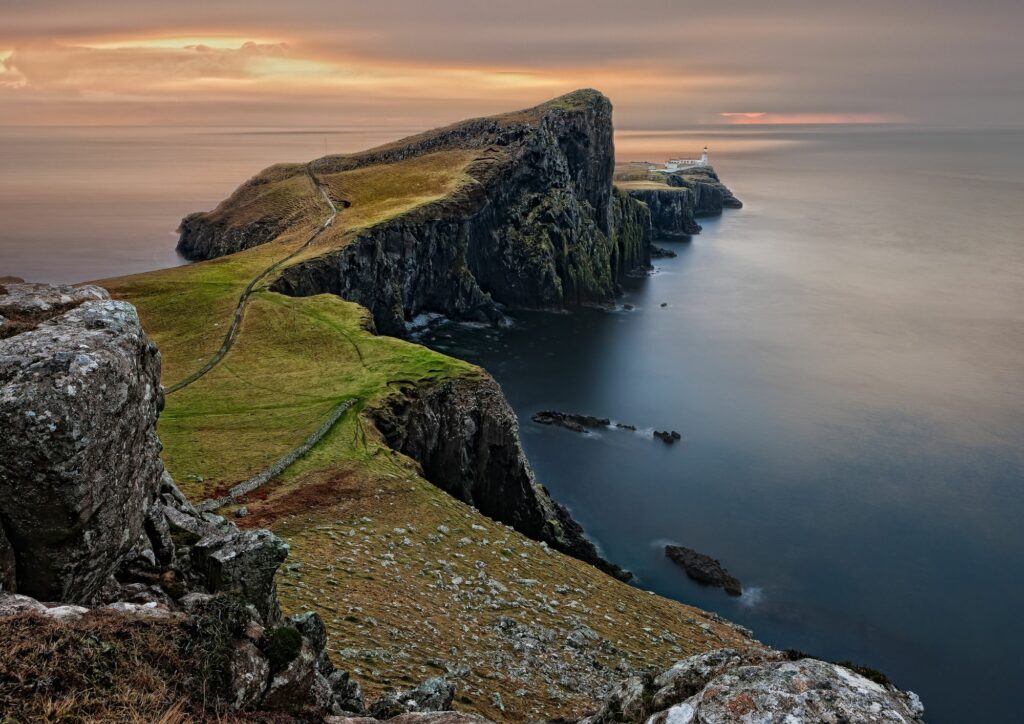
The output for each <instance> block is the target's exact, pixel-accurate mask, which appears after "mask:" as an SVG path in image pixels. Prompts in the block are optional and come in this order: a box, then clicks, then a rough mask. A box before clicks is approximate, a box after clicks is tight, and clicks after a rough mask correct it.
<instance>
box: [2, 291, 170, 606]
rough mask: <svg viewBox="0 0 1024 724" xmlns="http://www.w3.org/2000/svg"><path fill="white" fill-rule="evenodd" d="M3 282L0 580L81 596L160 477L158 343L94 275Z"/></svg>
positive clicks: (132, 527)
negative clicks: (74, 283) (2, 570)
mask: <svg viewBox="0 0 1024 724" xmlns="http://www.w3.org/2000/svg"><path fill="white" fill-rule="evenodd" d="M4 291H5V292H6V293H5V294H0V306H2V308H3V310H4V312H3V314H4V317H5V318H7V320H16V323H17V325H18V326H17V327H16V329H15V330H14V331H15V333H14V334H13V335H11V336H8V337H7V338H6V339H4V340H2V341H0V428H2V429H3V430H4V434H3V436H2V437H0V529H2V537H5V538H6V540H7V544H6V546H5V545H0V550H2V549H4V548H6V550H7V552H6V554H4V555H3V556H2V557H3V558H4V559H6V560H7V561H8V562H9V561H10V559H11V558H12V557H13V561H14V569H15V576H14V581H13V585H11V581H10V580H6V582H5V584H4V585H5V587H6V588H8V589H11V590H17V591H20V592H22V593H25V594H28V595H31V596H35V597H38V598H42V599H46V600H60V601H65V602H75V603H79V602H85V601H88V600H90V599H91V598H92V596H93V595H94V594H96V592H97V591H98V590H99V588H100V587H101V586H102V585H103V583H104V581H105V580H106V579H107V578H108V577H109V575H110V574H111V572H112V571H113V570H114V569H115V568H116V567H117V565H118V564H119V563H120V561H121V559H122V558H123V557H124V556H125V555H126V554H127V553H128V551H129V550H130V549H131V547H132V545H133V544H134V543H135V541H136V539H137V538H138V536H139V534H140V532H141V530H142V527H143V520H144V517H145V513H146V510H147V509H148V507H149V504H150V501H151V500H152V499H153V497H154V496H155V494H156V492H157V489H158V487H159V485H160V478H161V474H162V473H163V465H162V464H161V462H160V458H159V453H160V442H159V440H158V439H157V436H156V428H155V425H156V419H157V415H158V414H159V412H160V409H161V407H162V406H163V395H162V393H161V391H160V355H159V353H158V352H157V349H156V347H155V346H154V345H153V344H152V342H150V341H149V339H148V338H147V337H146V335H145V333H144V332H143V331H142V327H141V324H140V323H139V318H138V315H137V314H136V313H135V309H134V308H133V307H132V306H131V305H130V304H127V303H124V302H117V301H112V300H110V299H109V298H107V295H106V292H104V291H103V290H100V289H98V288H97V287H83V288H81V289H74V288H69V287H48V286H42V285H18V284H7V285H4ZM8 324H10V321H9V322H8ZM8 329H10V327H8ZM4 578H5V579H9V575H8V576H4Z"/></svg>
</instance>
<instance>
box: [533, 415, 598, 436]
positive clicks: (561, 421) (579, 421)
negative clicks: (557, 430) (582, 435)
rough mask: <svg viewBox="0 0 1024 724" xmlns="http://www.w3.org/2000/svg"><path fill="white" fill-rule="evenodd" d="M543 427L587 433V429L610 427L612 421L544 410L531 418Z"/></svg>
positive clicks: (591, 416)
mask: <svg viewBox="0 0 1024 724" xmlns="http://www.w3.org/2000/svg"><path fill="white" fill-rule="evenodd" d="M530 419H531V420H533V421H534V422H537V423H540V424H541V425H557V426H558V427H564V428H565V429H567V430H572V431H573V432H586V431H587V428H600V427H608V426H609V425H610V424H611V420H609V419H608V418H607V417H594V416H593V415H575V414H572V413H568V412H555V411H554V410H542V411H541V412H538V413H536V414H534V416H533V417H532V418H530Z"/></svg>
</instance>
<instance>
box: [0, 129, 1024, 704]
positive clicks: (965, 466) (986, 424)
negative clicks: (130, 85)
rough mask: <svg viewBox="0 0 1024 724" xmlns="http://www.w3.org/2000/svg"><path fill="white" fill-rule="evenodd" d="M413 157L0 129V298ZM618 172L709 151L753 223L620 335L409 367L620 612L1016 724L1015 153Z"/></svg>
mask: <svg viewBox="0 0 1024 724" xmlns="http://www.w3.org/2000/svg"><path fill="white" fill-rule="evenodd" d="M412 130H416V129H389V128H373V129H346V130H343V131H338V130H320V129H309V130H303V131H301V132H288V131H285V130H284V129H250V130H244V131H241V132H230V133H229V132H225V131H223V130H217V129H205V128H146V129H115V128H97V129H80V128H79V129H60V128H58V129H2V130H0V220H2V224H0V276H3V275H5V274H13V275H18V276H22V277H26V278H30V279H36V280H51V281H83V280H88V279H95V278H102V277H108V276H114V275H120V274H126V273H131V272H137V271H144V270H147V269H153V268H159V267H163V266H168V265H171V264H178V263H183V260H181V259H180V258H178V257H177V256H176V254H175V253H174V241H175V238H176V236H175V234H174V229H175V227H176V226H177V223H178V220H179V219H180V218H181V216H183V215H184V214H186V213H189V212H191V211H196V210H202V209H208V208H212V207H213V206H214V205H215V204H216V203H217V201H219V200H220V199H221V198H223V197H224V196H226V195H227V194H228V193H229V192H230V191H231V190H232V189H233V188H234V187H235V186H237V185H238V183H239V182H240V181H241V180H243V179H244V178H246V177H248V176H250V175H251V174H253V173H255V172H256V171H258V170H259V169H261V168H263V167H265V166H267V165H269V164H271V163H275V162H279V161H301V160H306V159H309V158H314V157H316V156H319V155H321V154H323V153H324V152H325V150H329V151H331V152H344V151H354V150H358V149H360V148H365V147H368V146H370V145H373V144H376V143H379V142H383V141H385V140H389V139H391V138H394V137H397V136H400V135H403V134H404V133H406V132H409V131H412ZM616 143H617V148H618V154H619V158H620V159H652V160H657V159H661V158H665V157H667V156H670V155H676V154H682V155H690V154H694V153H696V152H697V151H698V149H699V148H700V147H701V146H703V145H704V144H705V143H707V144H708V145H709V146H710V148H711V157H712V162H713V163H714V165H715V167H716V168H717V169H718V171H719V172H720V174H721V175H722V178H723V179H724V180H725V182H726V183H728V184H729V185H730V186H731V187H732V188H733V190H734V191H735V192H736V194H737V195H738V196H739V197H740V198H741V199H742V200H743V201H744V203H745V204H746V206H745V208H743V209H742V210H739V211H731V212H727V213H726V214H725V215H723V216H722V217H720V218H715V219H705V220H702V223H703V225H704V232H703V233H702V234H701V235H699V236H695V237H694V238H693V239H692V241H690V242H680V241H664V242H660V244H661V245H662V246H665V247H669V248H672V249H673V250H675V251H676V252H677V253H678V257H677V258H675V259H662V260H658V261H657V266H658V269H657V272H656V273H655V274H654V275H653V276H651V277H649V278H645V279H639V280H633V281H631V282H630V284H629V288H628V289H627V293H626V295H625V296H624V297H623V299H622V300H621V301H622V302H628V303H629V304H632V305H633V306H634V309H633V310H632V311H625V310H623V309H621V308H620V309H618V310H616V311H598V310H576V311H574V312H573V313H572V314H542V313H519V314H516V318H517V326H516V327H515V328H514V329H511V330H507V331H501V332H498V331H495V330H489V329H473V328H467V327H462V326H458V325H454V326H449V327H445V328H442V329H440V330H438V331H437V332H436V333H435V334H434V335H433V336H432V337H431V338H430V339H429V340H428V342H429V343H430V344H432V345H433V346H436V347H438V348H442V349H444V350H446V351H449V352H450V353H452V354H455V355H457V356H461V357H464V358H467V359H470V360H472V361H475V362H479V363H480V364H482V365H483V366H485V367H486V368H487V369H488V370H490V371H491V373H492V374H493V375H494V376H495V377H496V378H497V379H498V381H499V382H501V384H502V386H503V387H504V389H505V392H506V394H507V395H508V397H509V399H510V401H511V402H512V405H513V407H514V408H515V409H516V412H517V413H518V415H519V417H520V422H521V427H522V433H523V440H524V444H525V447H526V452H527V454H528V456H529V458H530V461H531V463H532V464H533V467H534V469H535V470H536V472H537V474H538V477H539V478H540V480H541V481H542V482H543V483H544V484H545V485H547V486H548V488H549V489H550V490H551V491H552V493H553V495H554V496H555V497H556V498H557V499H559V500H561V501H562V502H565V503H567V504H568V505H569V506H570V507H571V508H572V510H573V513H574V514H575V516H576V517H577V518H578V519H579V520H580V521H581V522H582V523H583V525H584V526H585V527H586V529H587V530H588V532H589V533H590V535H591V536H592V537H593V538H594V539H595V540H596V541H597V542H598V543H599V544H600V546H601V547H602V549H603V551H604V552H605V554H606V555H607V556H608V557H609V558H611V559H613V560H615V561H616V562H617V563H619V564H621V565H624V566H626V567H628V568H630V569H631V570H633V571H634V572H635V573H636V574H637V576H638V585H640V586H644V587H647V588H650V589H653V590H655V591H657V592H659V593H662V594H664V595H667V596H672V597H675V598H678V599H679V600H682V601H685V602H687V603H691V604H694V605H697V606H701V607H703V608H707V609H711V610H715V611H718V612H720V613H722V614H723V615H725V616H727V617H729V618H731V619H733V620H736V621H738V622H740V623H742V624H744V625H747V626H749V627H751V628H753V629H754V631H755V633H756V635H757V636H758V638H760V639H762V640H764V641H766V642H769V643H772V644H774V645H778V646H784V647H794V648H799V649H803V650H805V651H808V652H811V653H814V654H817V655H820V656H823V657H827V658H832V659H849V660H853V661H856V662H858V663H863V664H866V665H869V666H874V667H876V668H879V669H881V670H883V671H885V672H886V673H887V674H889V675H890V676H891V677H892V678H893V679H894V680H895V681H896V682H897V683H898V684H899V685H900V686H903V687H905V688H910V689H913V690H915V691H917V692H918V693H920V694H921V696H922V698H923V699H924V703H925V705H926V707H927V718H928V720H929V721H932V722H939V723H940V724H941V723H942V722H947V723H948V722H965V721H987V722H1011V721H1018V720H1019V707H1018V706H1017V702H1016V684H1017V682H1019V681H1020V680H1021V678H1022V677H1024V656H1022V655H1021V650H1022V647H1024V624H1022V622H1021V611H1022V609H1024V526H1022V523H1021V521H1022V520H1024V323H1022V320H1021V318H1022V312H1024V204H1022V203H1021V200H1022V198H1024V132H1022V131H1010V130H1006V131H986V132H976V131H971V130H966V129H965V130H920V129H909V128H882V127H820V128H795V127H794V128H788V127H782V128H760V129H758V128H732V129H725V128H716V129H702V130H700V131H690V132H679V133H620V134H619V135H618V136H617V140H616ZM662 304H665V305H666V306H661V305H662ZM541 409H557V410H563V411H569V412H581V413H590V414H595V415H600V416H606V417H610V418H612V419H613V420H616V421H621V422H624V423H630V424H634V425H637V427H638V428H640V430H639V431H638V432H637V433H630V432H626V431H621V430H602V431H598V432H597V433H596V434H592V435H588V436H580V435H576V434H574V433H571V432H568V431H566V430H562V429H557V428H549V427H544V426H541V425H537V424H535V423H533V422H531V421H530V416H531V415H532V414H533V413H534V412H536V411H538V410H541ZM652 428H658V429H665V428H668V429H676V430H678V431H679V432H680V433H681V434H682V436H683V441H682V443H680V444H677V445H675V446H672V447H668V446H665V445H664V444H662V443H660V442H656V441H653V440H652V439H650V437H649V436H648V434H649V431H650V430H651V429H652ZM666 542H677V543H681V544H683V545H686V546H690V547H692V548H696V549H697V550H700V551H703V552H705V553H708V554H710V555H713V556H715V557H717V558H719V559H720V560H721V561H722V562H723V564H724V565H725V566H726V567H727V568H728V569H729V570H730V571H731V572H732V573H734V574H735V575H736V576H738V577H739V578H740V580H741V581H742V582H743V583H744V585H745V587H746V590H747V592H746V593H745V594H744V596H743V597H741V598H739V599H734V598H730V597H728V596H726V595H725V594H724V593H723V592H722V591H720V590H717V589H709V588H705V587H702V586H699V585H697V584H695V583H693V582H692V581H690V580H689V579H687V578H686V576H685V574H684V573H683V572H682V571H681V570H679V569H677V568H675V567H674V566H673V565H672V564H671V563H670V562H668V561H667V560H666V559H665V558H664V555H663V552H662V548H663V546H664V544H665V543H666ZM979 716H981V718H980V719H979Z"/></svg>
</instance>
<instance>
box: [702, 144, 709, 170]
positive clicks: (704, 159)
mask: <svg viewBox="0 0 1024 724" xmlns="http://www.w3.org/2000/svg"><path fill="white" fill-rule="evenodd" d="M700 165H701V166H707V165H708V147H707V146H705V147H704V153H702V154H701V155H700Z"/></svg>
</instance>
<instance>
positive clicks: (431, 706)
mask: <svg viewBox="0 0 1024 724" xmlns="http://www.w3.org/2000/svg"><path fill="white" fill-rule="evenodd" d="M454 698H455V685H454V684H452V683H451V682H449V681H447V680H445V679H442V678H441V677H433V678H431V679H427V680H426V681H424V682H423V683H422V684H420V685H419V686H418V687H416V688H415V689H411V690H399V691H395V690H392V691H386V692H384V693H383V694H382V695H381V696H380V698H379V699H377V701H375V702H374V703H373V704H372V705H371V706H370V708H369V711H368V713H369V715H370V716H371V717H373V718H376V719H392V718H393V717H397V716H399V715H400V714H406V713H409V712H427V711H450V710H451V708H452V700H453V699H454Z"/></svg>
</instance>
